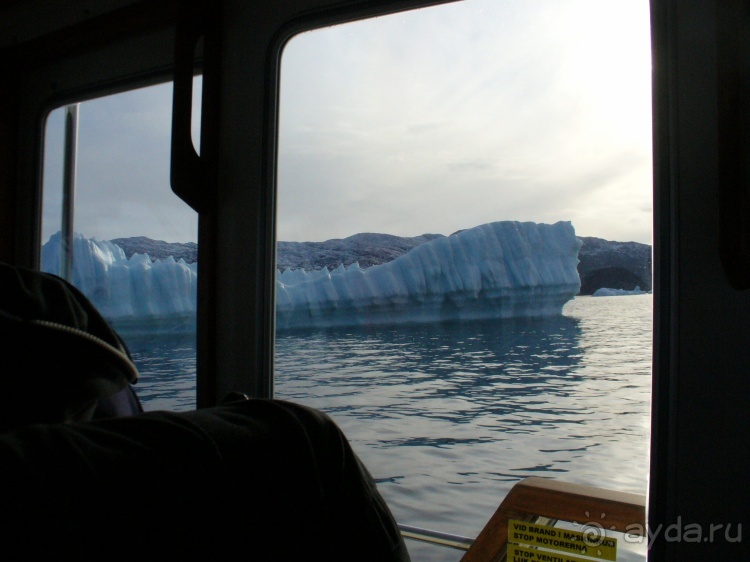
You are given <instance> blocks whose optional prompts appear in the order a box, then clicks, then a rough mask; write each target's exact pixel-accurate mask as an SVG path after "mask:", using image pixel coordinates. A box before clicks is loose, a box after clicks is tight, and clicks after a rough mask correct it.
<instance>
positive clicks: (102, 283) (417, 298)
mask: <svg viewBox="0 0 750 562" xmlns="http://www.w3.org/2000/svg"><path fill="white" fill-rule="evenodd" d="M580 247H581V242H580V241H579V239H578V238H576V236H575V230H574V229H573V226H572V224H571V223H570V222H558V223H556V224H552V225H550V224H537V223H531V222H524V223H521V222H511V221H506V222H495V223H490V224H484V225H481V226H477V227H475V228H472V229H468V230H464V231H461V232H459V233H457V234H454V235H451V236H447V237H441V238H436V239H434V240H431V241H429V242H426V243H424V244H422V245H420V246H417V247H416V248H414V249H412V250H411V251H409V252H408V253H406V254H404V255H402V256H400V257H398V258H396V259H394V260H393V261H391V262H388V263H384V264H381V265H376V266H372V267H369V268H366V269H362V268H360V267H359V264H358V263H354V264H352V265H350V266H349V267H348V268H345V267H344V266H343V265H340V266H339V267H338V268H336V269H334V270H332V271H329V270H328V269H327V268H325V267H324V268H322V269H320V270H317V271H310V272H306V271H304V270H301V269H300V270H286V271H284V272H277V282H276V326H277V328H279V329H288V328H297V327H311V326H347V325H363V324H383V323H402V322H434V321H441V320H462V319H486V318H509V317H518V316H550V315H558V314H561V313H562V307H563V305H564V304H565V303H566V302H567V301H569V300H570V299H572V298H573V297H574V296H575V295H576V294H578V292H579V289H580V278H579V276H578V270H577V265H578V250H579V248H580ZM59 263H60V234H59V233H57V234H55V235H54V236H52V237H51V238H50V240H49V241H48V242H47V243H46V244H45V245H44V247H43V248H42V269H43V270H44V271H47V272H51V273H57V272H58V271H59ZM73 283H74V284H75V285H76V286H77V287H78V288H79V289H81V291H82V292H83V293H84V294H85V295H86V296H87V297H88V298H89V299H90V300H91V302H92V303H93V304H94V306H96V307H97V308H98V309H99V310H100V311H101V313H102V314H103V315H104V317H105V318H107V319H109V320H114V321H122V320H143V319H159V318H169V317H184V316H186V315H193V316H194V315H195V311H196V295H197V286H198V264H197V263H192V264H187V263H185V261H184V260H179V261H175V260H174V259H173V258H168V259H166V260H156V261H152V260H151V258H149V257H148V255H146V254H134V255H133V256H132V257H131V258H130V259H128V258H127V257H126V255H125V253H124V251H123V250H122V249H121V248H120V247H119V246H117V245H115V244H113V243H111V242H108V241H106V240H105V241H99V240H96V239H95V238H92V239H89V238H85V237H84V236H82V235H80V234H76V236H75V239H74V260H73Z"/></svg>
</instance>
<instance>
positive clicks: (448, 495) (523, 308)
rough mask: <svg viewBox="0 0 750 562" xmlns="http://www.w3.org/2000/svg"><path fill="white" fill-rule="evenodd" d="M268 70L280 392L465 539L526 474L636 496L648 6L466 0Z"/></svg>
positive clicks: (647, 217)
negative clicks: (322, 419) (330, 426)
mask: <svg viewBox="0 0 750 562" xmlns="http://www.w3.org/2000/svg"><path fill="white" fill-rule="evenodd" d="M281 63H282V64H281V84H280V88H281V93H280V122H279V148H278V174H277V177H278V186H277V190H278V196H277V201H278V207H277V233H278V242H277V267H278V271H277V302H276V311H277V315H276V323H277V332H276V343H275V383H274V388H275V393H276V396H277V397H279V398H286V399H290V400H295V401H298V402H303V403H306V404H309V405H312V406H315V407H318V408H320V409H322V410H324V411H326V412H328V413H329V414H331V415H332V416H333V418H334V419H335V420H336V421H337V422H338V423H339V424H340V425H341V426H342V428H343V429H344V431H345V432H346V433H347V435H348V436H349V438H350V439H351V441H352V444H353V446H354V448H355V450H356V451H357V452H358V454H360V456H361V457H362V458H363V460H364V461H365V464H366V465H367V466H368V467H370V468H371V471H372V472H373V475H374V477H375V479H376V480H377V482H378V486H379V489H380V490H381V491H382V493H383V495H384V496H385V498H386V500H387V502H388V504H389V505H390V506H391V508H392V509H393V511H394V514H395V516H396V519H397V520H398V522H399V523H400V524H403V525H410V526H415V527H419V528H426V529H430V530H434V531H439V532H444V533H451V534H456V535H461V536H466V537H470V538H473V537H476V535H477V534H478V533H479V531H480V530H481V528H482V527H483V526H484V524H485V523H486V522H487V520H488V519H489V518H490V516H491V515H492V513H493V512H494V511H495V509H496V508H497V506H498V505H499V503H500V501H501V500H502V499H503V497H505V495H506V494H507V493H508V491H509V490H510V488H511V487H512V486H513V485H514V484H515V483H516V482H518V481H519V480H521V479H522V478H524V477H527V476H543V477H549V478H555V479H559V480H562V481H568V482H573V483H581V484H588V485H594V486H599V487H603V488H607V489H613V490H619V491H625V492H633V493H638V494H645V493H646V487H647V478H648V449H649V427H650V419H649V418H650V390H651V371H650V369H651V306H652V303H651V294H650V290H651V237H652V232H651V225H652V162H651V113H650V111H651V82H650V80H651V67H650V64H651V57H650V29H649V5H648V2H647V1H645V0H643V1H637V2H634V1H632V0H622V1H616V0H607V1H600V0H591V1H578V0H573V1H566V2H559V1H557V0H554V1H553V0H535V1H528V0H503V1H502V2H499V1H497V0H466V1H464V2H457V3H452V4H447V5H441V6H437V7H431V8H427V9H423V10H418V11H412V12H405V13H398V14H394V15H390V16H386V17H380V18H374V19H370V20H364V21H358V22H353V23H347V24H344V25H339V26H334V27H329V28H325V29H320V30H314V31H310V32H306V33H303V34H300V35H298V36H296V37H295V38H293V39H292V40H291V41H290V42H289V43H288V45H287V46H286V47H285V49H284V51H283V54H282V61H281ZM597 290H600V291H599V292H598V293H596V291H597ZM595 293H596V296H594V294H595ZM585 518H586V514H584V513H582V514H581V515H580V520H578V522H579V523H584V522H585ZM407 545H408V547H409V549H410V551H411V552H412V556H413V558H414V559H415V560H446V561H447V560H458V559H459V558H460V557H461V552H460V551H456V550H451V549H439V548H437V547H432V546H428V545H426V544H423V543H417V542H415V541H411V540H410V541H408V542H407ZM644 553H645V547H643V546H642V545H639V544H638V545H635V546H634V547H632V548H630V546H628V548H622V549H621V551H620V554H619V555H618V560H629V559H635V560H639V559H644V557H645V554H644Z"/></svg>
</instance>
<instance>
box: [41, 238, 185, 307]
mask: <svg viewBox="0 0 750 562" xmlns="http://www.w3.org/2000/svg"><path fill="white" fill-rule="evenodd" d="M60 251H61V234H60V233H59V232H58V233H56V234H54V235H52V236H51V237H50V239H49V241H48V242H47V243H45V244H44V246H43V247H42V271H46V272H48V273H54V274H55V275H59V271H60ZM72 273H73V279H72V280H71V281H72V283H73V285H75V286H76V287H77V288H78V289H79V290H80V291H81V292H82V293H83V294H84V295H86V297H88V299H89V300H90V301H91V302H92V304H93V305H94V306H95V307H97V309H98V310H99V312H101V314H102V316H104V317H105V318H106V319H107V320H122V319H138V320H143V319H165V318H176V317H187V316H195V312H196V303H197V290H198V264H197V262H196V263H191V264H188V263H186V262H185V260H183V259H180V260H179V261H175V260H174V258H172V257H169V258H167V259H164V260H156V261H152V260H151V258H150V257H149V256H148V254H133V255H132V256H131V257H130V259H128V258H127V256H126V255H125V252H124V251H123V249H122V248H120V247H119V246H117V245H116V244H113V243H112V242H109V241H107V240H97V239H96V238H86V237H84V236H83V235H82V234H78V233H76V234H75V236H74V238H73V272H72Z"/></svg>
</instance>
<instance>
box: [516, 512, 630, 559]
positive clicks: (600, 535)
mask: <svg viewBox="0 0 750 562" xmlns="http://www.w3.org/2000/svg"><path fill="white" fill-rule="evenodd" d="M594 530H595V531H596V532H580V531H571V530H568V529H560V528H557V527H550V526H548V525H536V524H534V523H526V522H523V521H516V520H515V519H511V520H510V521H509V522H508V542H509V543H512V544H514V545H528V546H533V547H540V548H544V549H548V550H554V551H556V553H560V552H562V553H566V554H573V555H578V556H586V557H588V558H589V559H590V558H594V559H595V560H611V561H614V560H617V539H613V538H612V537H606V536H604V530H603V529H600V528H598V527H596V528H594ZM508 548H509V550H510V546H509V547H508ZM527 550H528V551H529V552H532V553H536V552H538V551H535V550H534V549H527ZM539 553H540V554H548V553H541V552H539ZM521 559H524V558H521ZM525 560H538V561H540V562H542V561H543V562H558V560H561V561H564V560H566V558H564V557H559V556H558V559H555V558H529V557H527V558H525ZM571 560H572V561H573V562H577V561H576V560H575V558H573V559H571ZM589 562H590V561H589Z"/></svg>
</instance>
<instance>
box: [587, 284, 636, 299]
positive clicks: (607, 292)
mask: <svg viewBox="0 0 750 562" xmlns="http://www.w3.org/2000/svg"><path fill="white" fill-rule="evenodd" d="M647 293H650V291H641V288H640V287H638V286H636V287H635V289H633V290H632V291H628V290H627V289H609V288H607V287H602V288H601V289H597V290H596V291H594V293H593V294H592V295H591V296H592V297H622V296H626V295H645V294H647Z"/></svg>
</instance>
